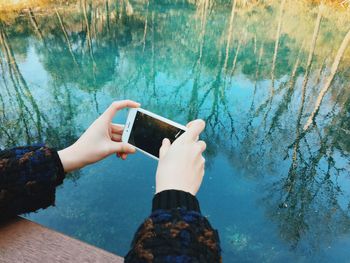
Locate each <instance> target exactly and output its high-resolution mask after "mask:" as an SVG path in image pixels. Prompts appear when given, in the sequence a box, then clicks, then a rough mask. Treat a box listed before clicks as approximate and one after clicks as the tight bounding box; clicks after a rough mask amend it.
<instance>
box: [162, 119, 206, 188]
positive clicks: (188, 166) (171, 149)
mask: <svg viewBox="0 0 350 263" xmlns="http://www.w3.org/2000/svg"><path fill="white" fill-rule="evenodd" d="M187 127H188V130H187V131H186V132H185V133H183V134H182V135H181V136H180V137H179V138H178V139H176V140H175V141H174V142H173V144H170V141H169V140H168V139H164V140H163V143H162V147H161V148H160V150H159V163H158V168H157V174H156V193H159V192H161V191H164V190H171V189H174V190H181V191H185V192H189V193H191V194H192V195H196V193H197V192H198V190H199V187H200V185H201V183H202V179H203V176H204V165H205V159H204V157H203V156H202V153H203V152H204V151H205V148H206V143H205V142H204V141H198V138H199V134H200V133H201V132H202V131H203V130H204V128H205V122H204V121H202V120H195V121H192V122H190V123H189V124H187Z"/></svg>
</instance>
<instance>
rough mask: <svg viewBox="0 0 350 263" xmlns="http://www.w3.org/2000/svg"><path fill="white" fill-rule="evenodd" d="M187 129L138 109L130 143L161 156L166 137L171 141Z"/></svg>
mask: <svg viewBox="0 0 350 263" xmlns="http://www.w3.org/2000/svg"><path fill="white" fill-rule="evenodd" d="M184 132H185V131H184V130H183V129H180V128H177V127H175V126H172V125H171V124H168V123H166V122H164V121H161V120H158V119H156V118H153V117H151V116H149V115H147V114H145V113H142V112H139V111H137V113H136V116H135V120H134V125H133V127H132V130H131V133H130V137H129V143H130V144H132V145H134V146H136V147H138V148H139V149H141V150H144V151H145V152H148V153H150V154H152V155H154V156H156V157H157V158H159V149H160V147H161V146H162V141H163V139H164V138H168V139H169V140H170V142H171V143H173V141H175V140H176V139H177V138H178V137H179V136H180V135H181V134H183V133H184Z"/></svg>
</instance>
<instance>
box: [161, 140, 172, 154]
mask: <svg viewBox="0 0 350 263" xmlns="http://www.w3.org/2000/svg"><path fill="white" fill-rule="evenodd" d="M170 146H171V143H170V141H169V139H168V138H164V139H163V142H162V147H160V149H159V158H162V157H163V156H164V155H165V154H166V153H167V152H168V150H169V148H170Z"/></svg>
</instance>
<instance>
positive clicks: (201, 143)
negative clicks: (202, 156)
mask: <svg viewBox="0 0 350 263" xmlns="http://www.w3.org/2000/svg"><path fill="white" fill-rule="evenodd" d="M197 145H198V147H199V149H200V152H201V153H202V152H204V151H205V149H206V148H207V144H206V143H205V141H198V142H197Z"/></svg>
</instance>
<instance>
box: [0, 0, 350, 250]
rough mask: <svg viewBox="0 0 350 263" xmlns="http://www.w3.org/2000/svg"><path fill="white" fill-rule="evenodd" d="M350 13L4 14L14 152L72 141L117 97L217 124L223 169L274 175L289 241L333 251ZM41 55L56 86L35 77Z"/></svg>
mask: <svg viewBox="0 0 350 263" xmlns="http://www.w3.org/2000/svg"><path fill="white" fill-rule="evenodd" d="M349 19H350V15H349V12H347V11H346V10H343V9H341V7H338V9H336V7H334V6H330V5H326V4H322V3H321V4H315V3H313V4H311V3H305V2H304V1H293V2H292V1H284V0H283V1H270V2H269V3H266V2H260V1H238V0H232V1H213V0H197V1H188V2H176V1H175V2H173V3H170V2H169V3H168V2H167V1H165V2H164V3H163V4H157V3H156V2H155V1H133V2H129V1H127V0H125V1H124V0H121V1H116V2H112V1H109V0H105V1H97V2H92V1H88V0H83V1H78V2H76V3H75V2H72V3H71V4H69V5H68V6H66V7H62V6H60V5H55V6H52V7H50V8H48V9H45V8H42V9H40V10H37V9H34V8H31V9H30V8H29V9H28V10H25V11H23V12H20V13H6V14H5V15H4V14H3V13H1V20H2V21H1V23H0V48H1V49H0V50H1V52H0V62H1V63H0V66H1V68H0V69H1V80H0V85H1V91H0V109H1V111H0V123H1V127H0V146H1V147H11V146H14V145H20V144H30V143H35V142H42V141H47V142H48V143H49V144H51V145H53V146H55V147H63V146H65V145H67V144H69V143H71V142H73V141H74V140H75V139H76V138H77V137H78V136H79V134H80V132H81V130H82V129H83V127H86V126H87V125H88V120H92V119H93V118H94V117H96V116H97V115H98V114H99V113H100V112H101V111H102V110H103V108H104V106H106V105H107V104H108V103H109V102H110V101H111V100H112V98H125V97H129V98H133V99H135V100H139V101H141V102H142V104H143V106H144V107H146V108H148V109H150V110H153V111H155V112H158V113H161V114H163V115H166V116H168V117H169V118H173V119H175V120H177V121H179V122H186V121H189V120H192V119H194V118H203V119H205V120H206V122H207V128H206V131H205V134H204V137H205V138H204V139H206V140H207V141H208V146H209V147H208V155H207V160H208V164H209V166H211V165H215V162H216V160H217V159H216V158H217V156H218V155H225V156H226V158H227V159H228V160H229V161H230V164H231V165H232V166H233V167H235V168H237V169H239V170H241V171H242V173H243V174H246V175H247V176H248V177H249V178H255V179H256V180H257V181H261V182H263V183H262V184H263V185H264V186H265V188H264V191H261V194H260V197H261V200H262V203H263V204H264V207H265V210H266V214H267V217H268V218H270V219H272V221H273V222H275V224H276V225H277V226H278V229H279V233H280V236H281V237H282V238H283V240H285V241H287V243H288V244H290V246H291V247H292V248H295V249H298V248H299V247H300V248H307V250H310V251H314V250H319V249H322V247H324V246H326V245H327V244H330V243H331V242H332V240H333V239H334V238H337V237H338V236H341V235H344V234H345V235H346V234H349V230H350V229H349V228H350V218H349V216H350V214H349V208H350V203H349V201H350V200H349V190H348V189H347V188H346V187H345V186H346V185H348V184H349V181H348V180H349V178H348V174H349V165H350V163H349V160H350V158H349V151H350V141H349V134H350V131H349V127H350V123H349V119H350V118H349V111H350V106H349V105H350V100H349V98H350V94H349V93H350V91H349V90H350V89H349V84H348V81H349V76H350V75H349V73H350V72H349V68H350V67H349V63H350V50H349V48H348V45H349V41H350V31H349V30H350V28H349V26H348V21H349ZM296 29H298V30H296ZM33 56H34V57H36V59H38V60H39V63H40V65H42V69H38V74H39V73H42V74H43V75H45V76H46V77H44V79H45V78H47V80H46V81H45V83H39V84H36V83H35V78H32V76H30V75H28V72H27V73H25V72H22V71H23V70H24V69H25V68H26V66H25V63H26V61H31V60H33ZM27 67H28V66H27ZM100 104H101V105H103V107H102V106H101V105H100Z"/></svg>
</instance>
